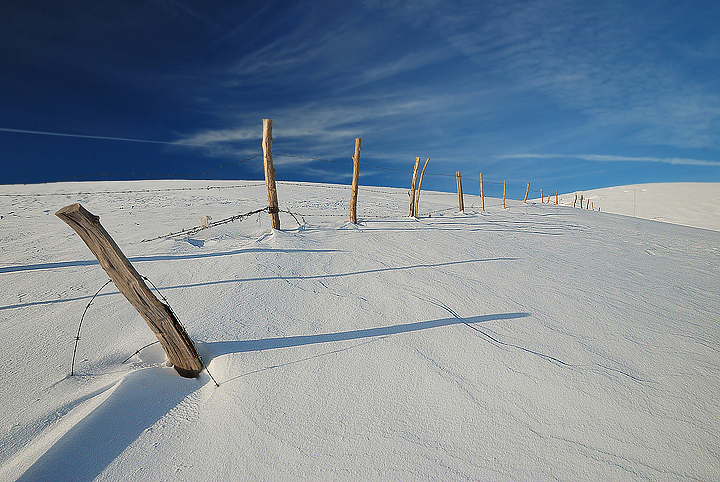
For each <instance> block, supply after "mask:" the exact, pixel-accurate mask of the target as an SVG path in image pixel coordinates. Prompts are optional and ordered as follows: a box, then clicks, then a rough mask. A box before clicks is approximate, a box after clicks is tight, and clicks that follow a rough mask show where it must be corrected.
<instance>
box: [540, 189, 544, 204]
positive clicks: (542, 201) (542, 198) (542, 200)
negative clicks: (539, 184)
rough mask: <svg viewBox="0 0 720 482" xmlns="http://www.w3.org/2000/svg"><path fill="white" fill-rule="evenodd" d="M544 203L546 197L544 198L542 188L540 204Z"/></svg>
mask: <svg viewBox="0 0 720 482" xmlns="http://www.w3.org/2000/svg"><path fill="white" fill-rule="evenodd" d="M544 202H545V196H543V192H542V188H540V203H541V204H542V203H544Z"/></svg>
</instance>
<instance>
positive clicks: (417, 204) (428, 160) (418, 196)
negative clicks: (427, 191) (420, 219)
mask: <svg viewBox="0 0 720 482" xmlns="http://www.w3.org/2000/svg"><path fill="white" fill-rule="evenodd" d="M428 162H430V158H429V157H428V158H427V160H426V161H425V165H424V166H423V168H422V172H421V173H420V182H418V188H417V196H416V197H415V217H417V216H418V206H419V205H420V188H421V187H422V181H423V177H425V169H427V165H428Z"/></svg>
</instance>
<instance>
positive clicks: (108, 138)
mask: <svg viewBox="0 0 720 482" xmlns="http://www.w3.org/2000/svg"><path fill="white" fill-rule="evenodd" d="M0 131H2V132H15V133H18V134H36V135H42V136H57V137H79V138H81V139H101V140H105V141H124V142H144V143H146V144H167V145H171V146H192V147H212V146H208V145H207V144H187V143H184V142H183V143H179V142H177V141H175V142H167V141H151V140H148V139H129V138H127V137H109V136H89V135H84V134H64V133H61V132H45V131H30V130H25V129H8V128H6V127H0Z"/></svg>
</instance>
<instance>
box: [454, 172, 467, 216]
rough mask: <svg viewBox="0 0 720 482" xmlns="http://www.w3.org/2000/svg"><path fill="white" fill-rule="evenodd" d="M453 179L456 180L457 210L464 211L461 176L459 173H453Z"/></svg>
mask: <svg viewBox="0 0 720 482" xmlns="http://www.w3.org/2000/svg"><path fill="white" fill-rule="evenodd" d="M455 178H456V179H457V192H458V210H459V211H460V212H463V211H465V202H464V200H463V192H462V176H461V175H460V171H457V172H456V173H455Z"/></svg>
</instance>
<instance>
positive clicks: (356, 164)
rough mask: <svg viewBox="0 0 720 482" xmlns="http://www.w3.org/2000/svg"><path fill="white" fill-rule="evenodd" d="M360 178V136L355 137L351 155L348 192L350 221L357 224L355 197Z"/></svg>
mask: <svg viewBox="0 0 720 482" xmlns="http://www.w3.org/2000/svg"><path fill="white" fill-rule="evenodd" d="M359 180H360V138H359V137H358V138H356V139H355V155H354V156H353V179H352V192H351V193H350V221H351V222H352V223H354V224H357V197H358V183H359Z"/></svg>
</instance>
